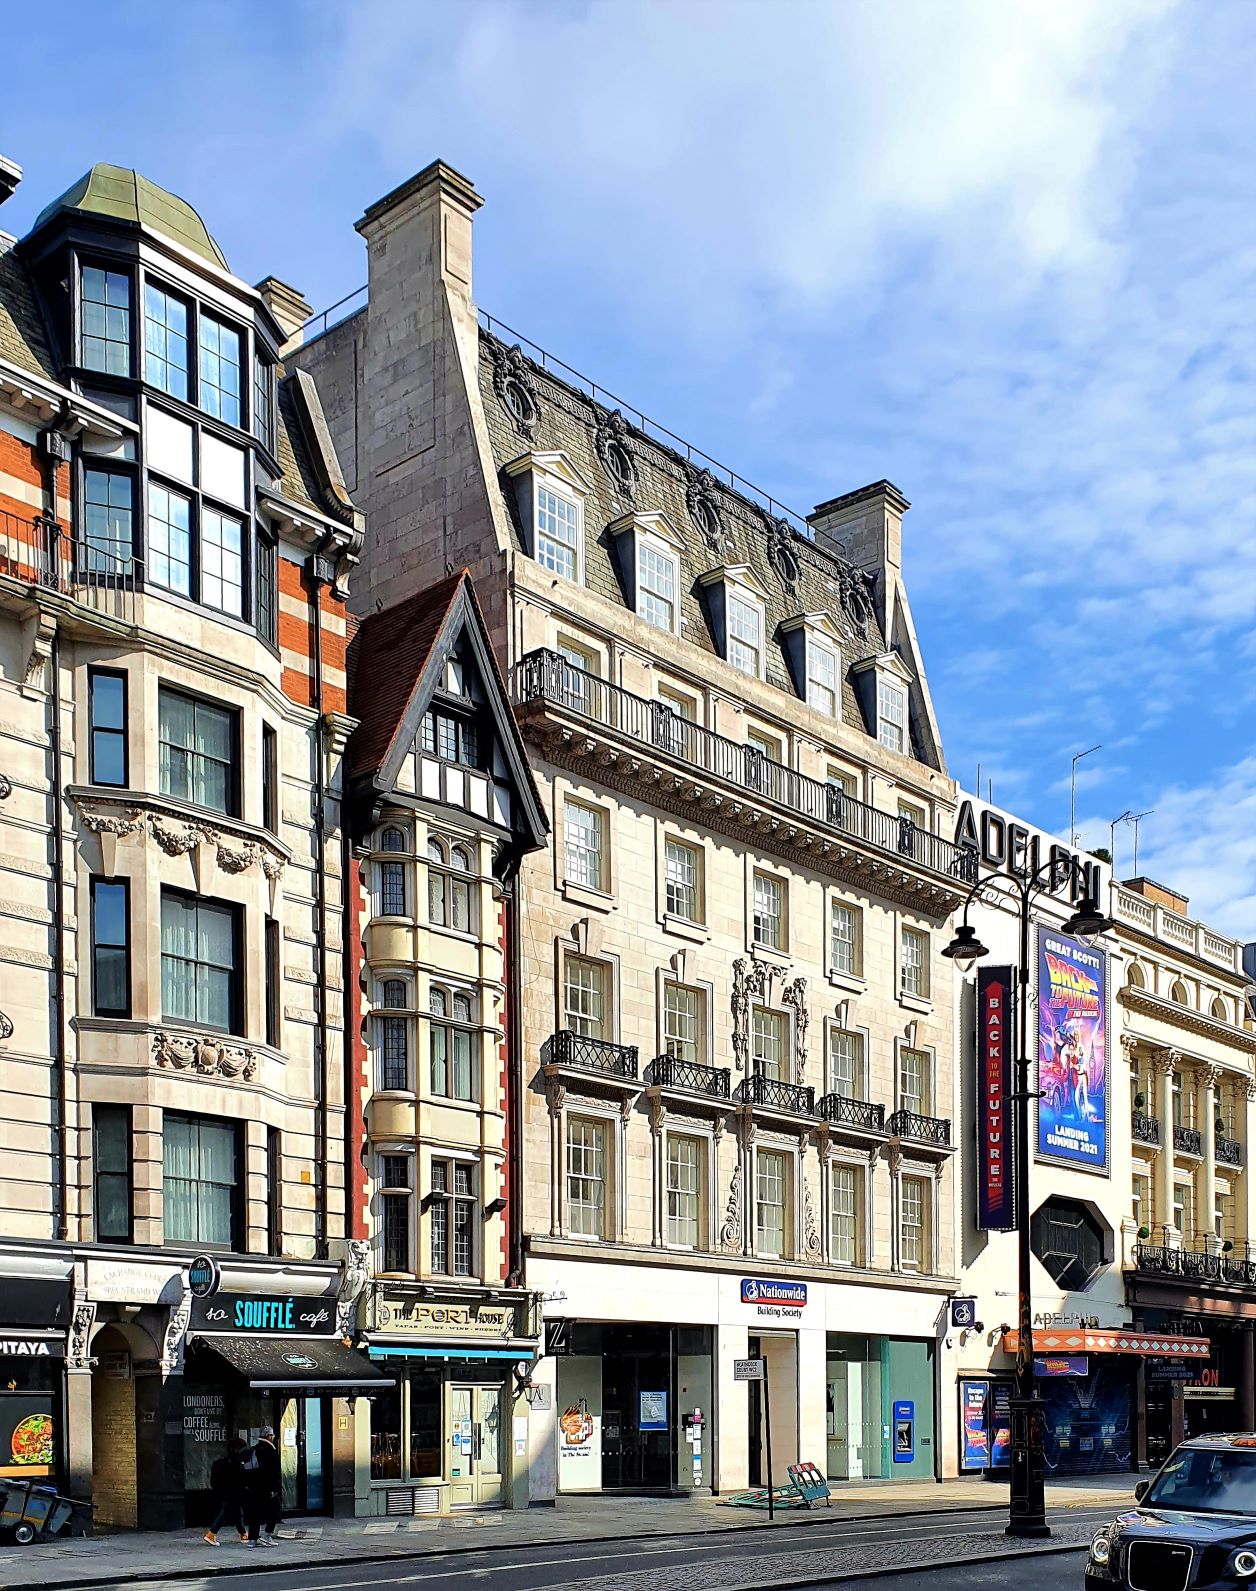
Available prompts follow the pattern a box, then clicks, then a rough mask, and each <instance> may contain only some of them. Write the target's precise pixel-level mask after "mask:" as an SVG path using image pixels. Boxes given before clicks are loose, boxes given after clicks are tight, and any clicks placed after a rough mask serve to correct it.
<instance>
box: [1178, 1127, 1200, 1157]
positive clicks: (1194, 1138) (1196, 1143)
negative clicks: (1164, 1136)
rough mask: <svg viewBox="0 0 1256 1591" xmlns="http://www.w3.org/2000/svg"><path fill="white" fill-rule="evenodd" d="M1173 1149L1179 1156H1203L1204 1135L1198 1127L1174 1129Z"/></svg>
mask: <svg viewBox="0 0 1256 1591" xmlns="http://www.w3.org/2000/svg"><path fill="white" fill-rule="evenodd" d="M1173 1147H1174V1149H1176V1150H1177V1151H1178V1153H1179V1154H1184V1155H1202V1154H1203V1152H1204V1135H1203V1133H1202V1132H1200V1130H1199V1128H1198V1127H1176V1126H1175V1127H1174V1129H1173Z"/></svg>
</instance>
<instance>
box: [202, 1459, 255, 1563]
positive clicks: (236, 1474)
mask: <svg viewBox="0 0 1256 1591" xmlns="http://www.w3.org/2000/svg"><path fill="white" fill-rule="evenodd" d="M247 1452H248V1447H247V1446H246V1444H245V1443H244V1442H242V1441H241V1440H240V1438H239V1437H238V1436H233V1437H232V1438H231V1441H230V1442H229V1443H228V1445H227V1451H226V1452H225V1453H224V1454H222V1456H221V1457H220V1458H216V1459H215V1460H214V1463H213V1468H212V1469H211V1470H210V1472H209V1488H210V1491H211V1492H213V1494H214V1501H215V1503H217V1505H218V1512H217V1514H216V1515H215V1516H214V1522H213V1524H212V1525H211V1526H210V1527H209V1529H208V1530H207V1531H206V1532H205V1540H206V1541H207V1542H208V1543H209V1544H210V1546H211V1547H216V1546H217V1545H218V1532H219V1531H220V1530H221V1529H222V1527H223V1526H224V1525H226V1524H231V1525H234V1526H235V1530H236V1534H237V1535H238V1536H239V1538H240V1540H241V1541H247V1540H248V1539H249V1538H248V1534H247V1533H246V1531H245V1529H244V1455H245V1454H246V1453H247Z"/></svg>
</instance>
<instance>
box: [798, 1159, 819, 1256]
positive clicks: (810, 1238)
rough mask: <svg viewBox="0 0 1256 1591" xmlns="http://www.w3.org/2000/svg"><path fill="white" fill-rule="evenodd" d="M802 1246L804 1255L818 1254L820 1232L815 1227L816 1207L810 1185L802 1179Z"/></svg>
mask: <svg viewBox="0 0 1256 1591" xmlns="http://www.w3.org/2000/svg"><path fill="white" fill-rule="evenodd" d="M802 1245H803V1248H804V1250H805V1251H806V1253H808V1254H811V1255H818V1254H819V1253H820V1232H819V1229H818V1227H817V1226H816V1207H815V1205H814V1204H813V1203H812V1200H811V1184H810V1183H809V1182H808V1181H807V1179H806V1177H805V1176H804V1177H803V1179H802Z"/></svg>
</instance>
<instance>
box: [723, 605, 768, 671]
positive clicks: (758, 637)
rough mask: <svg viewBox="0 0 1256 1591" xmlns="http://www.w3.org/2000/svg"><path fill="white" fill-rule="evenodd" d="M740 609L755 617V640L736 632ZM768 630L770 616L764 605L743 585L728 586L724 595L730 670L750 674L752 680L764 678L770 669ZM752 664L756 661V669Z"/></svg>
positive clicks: (726, 645)
mask: <svg viewBox="0 0 1256 1591" xmlns="http://www.w3.org/2000/svg"><path fill="white" fill-rule="evenodd" d="M736 607H741V608H743V609H744V610H745V612H746V613H747V614H750V615H753V618H754V636H753V638H751V637H749V636H746V635H743V634H740V633H738V632H737V631H736V630H734V627H733V614H734V611H735V608H736ZM743 628H744V626H743ZM766 629H767V617H766V612H765V609H764V606H763V603H762V602H760V601H759V600H758V599H757V598H756V597H753V596H751V594H750V593H749V592H748V591H746V590H745V589H743V588H742V587H740V586H734V585H728V586H726V587H725V592H724V661H725V662H726V663H727V664H728V665H729V667H730V668H735V669H736V670H737V672H738V673H739V674H744V675H746V677H747V678H748V679H763V678H764V674H765V669H766V657H765V651H766V644H765V641H764V631H765V630H766ZM739 659H740V660H739ZM748 662H753V664H754V666H753V668H748V667H747V666H746V664H747V663H748Z"/></svg>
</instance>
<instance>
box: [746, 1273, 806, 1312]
mask: <svg viewBox="0 0 1256 1591" xmlns="http://www.w3.org/2000/svg"><path fill="white" fill-rule="evenodd" d="M741 1301H742V1303H743V1304H753V1305H754V1306H755V1309H756V1310H757V1312H758V1313H759V1314H760V1315H763V1316H767V1317H768V1318H771V1319H776V1320H800V1319H801V1318H802V1312H803V1310H804V1309H805V1308H806V1304H807V1284H806V1282H773V1281H767V1280H764V1279H763V1278H762V1277H756V1276H743V1277H742V1279H741Z"/></svg>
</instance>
